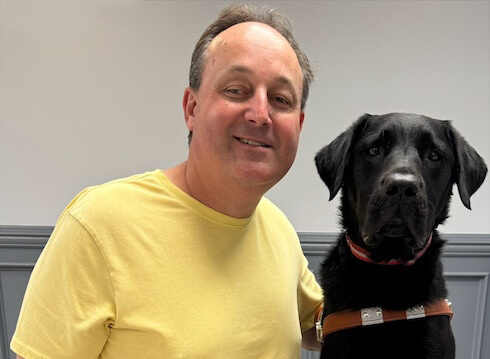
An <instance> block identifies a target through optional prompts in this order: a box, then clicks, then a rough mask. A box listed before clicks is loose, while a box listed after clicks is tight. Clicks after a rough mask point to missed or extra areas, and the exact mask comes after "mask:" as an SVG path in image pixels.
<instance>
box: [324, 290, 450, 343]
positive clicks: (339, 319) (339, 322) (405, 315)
mask: <svg viewBox="0 0 490 359" xmlns="http://www.w3.org/2000/svg"><path fill="white" fill-rule="evenodd" d="M322 312H323V311H322ZM322 312H319V313H317V316H316V318H317V321H316V332H317V340H318V341H320V342H322V343H323V339H324V338H325V337H326V336H327V335H329V334H331V333H334V332H337V331H340V330H344V329H350V328H355V327H365V326H369V325H376V324H382V323H387V322H393V321H399V320H413V319H418V318H425V317H430V316H436V315H446V316H448V317H449V319H450V320H451V318H452V317H453V311H452V308H451V303H450V302H449V301H448V300H447V299H440V300H438V301H436V302H434V303H431V304H428V305H426V306H424V305H421V306H418V307H414V308H410V309H407V310H387V309H383V308H381V307H372V308H364V309H361V310H355V311H350V310H345V311H341V312H336V313H332V314H329V315H327V316H326V317H325V319H323V322H322V320H321V318H322Z"/></svg>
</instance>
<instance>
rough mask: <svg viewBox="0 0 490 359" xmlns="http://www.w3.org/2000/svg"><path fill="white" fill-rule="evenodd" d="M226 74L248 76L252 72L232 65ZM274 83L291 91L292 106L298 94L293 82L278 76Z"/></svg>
mask: <svg viewBox="0 0 490 359" xmlns="http://www.w3.org/2000/svg"><path fill="white" fill-rule="evenodd" d="M226 73H227V74H234V73H241V74H250V73H252V70H251V69H250V68H248V67H247V66H243V65H233V66H231V67H230V68H229V69H228V70H227V71H226ZM275 82H276V83H278V84H280V85H282V86H286V87H287V88H288V89H289V91H291V94H292V96H293V99H292V100H293V102H294V104H296V103H297V102H298V93H297V91H296V88H295V86H294V84H293V82H292V81H291V80H290V79H289V78H287V77H285V76H278V77H277V78H276V79H275Z"/></svg>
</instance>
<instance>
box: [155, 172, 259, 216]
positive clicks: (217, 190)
mask: <svg viewBox="0 0 490 359" xmlns="http://www.w3.org/2000/svg"><path fill="white" fill-rule="evenodd" d="M163 172H164V173H165V175H166V176H167V178H168V179H169V180H170V181H171V182H172V183H173V184H174V185H176V186H177V187H179V188H180V189H181V190H182V191H184V192H185V193H187V194H188V195H189V196H191V197H193V198H194V199H196V200H198V201H199V202H201V203H203V204H205V205H206V206H208V207H210V208H212V209H214V210H216V211H218V212H220V213H223V214H226V215H228V216H231V217H234V218H246V217H249V216H251V215H252V214H253V212H254V211H255V208H256V207H257V205H258V203H259V201H260V199H261V198H262V195H263V194H264V192H262V191H260V190H257V189H255V188H244V186H239V185H237V184H230V183H221V182H220V181H219V180H218V179H216V178H214V176H213V174H207V175H206V176H205V178H203V177H202V176H201V175H200V173H199V172H198V171H196V170H195V169H193V168H192V166H191V165H189V163H188V162H184V163H181V164H180V165H178V166H176V167H173V168H170V169H167V170H164V171H163Z"/></svg>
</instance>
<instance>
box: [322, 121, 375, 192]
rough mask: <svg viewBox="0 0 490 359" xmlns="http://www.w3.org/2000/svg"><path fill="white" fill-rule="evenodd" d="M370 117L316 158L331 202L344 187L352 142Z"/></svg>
mask: <svg viewBox="0 0 490 359" xmlns="http://www.w3.org/2000/svg"><path fill="white" fill-rule="evenodd" d="M370 117H371V115H368V114H365V115H364V116H362V117H360V118H359V119H358V120H357V121H356V122H355V123H354V124H353V125H352V126H351V127H349V128H348V129H347V130H346V131H344V132H343V133H341V134H340V135H339V136H338V137H337V138H335V139H334V140H333V141H332V142H331V143H330V144H328V145H327V146H325V147H323V148H322V149H321V150H320V151H319V152H318V153H317V154H316V156H315V164H316V168H317V170H318V174H319V175H320V177H321V179H322V180H323V182H325V184H326V185H327V187H328V190H329V191H330V198H329V200H332V199H333V198H334V197H335V196H336V195H337V193H338V192H339V190H340V188H341V187H342V183H343V181H344V174H345V170H346V168H347V165H348V163H349V159H350V150H351V144H352V140H353V138H354V136H355V134H356V133H357V132H358V130H359V129H364V127H365V123H366V121H367V120H368V118H370Z"/></svg>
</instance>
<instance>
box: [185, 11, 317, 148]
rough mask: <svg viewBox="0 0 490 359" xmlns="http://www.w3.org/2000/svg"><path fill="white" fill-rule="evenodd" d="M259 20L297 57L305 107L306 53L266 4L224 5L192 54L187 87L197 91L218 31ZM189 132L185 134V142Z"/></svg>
mask: <svg viewBox="0 0 490 359" xmlns="http://www.w3.org/2000/svg"><path fill="white" fill-rule="evenodd" d="M249 21H253V22H260V23H263V24H266V25H269V26H270V27H272V28H273V29H275V30H277V31H278V32H279V33H280V34H281V35H282V36H284V38H285V39H286V40H287V41H288V42H289V44H290V45H291V47H292V48H293V50H294V52H295V53H296V56H297V58H298V62H299V65H300V67H301V72H302V75H303V91H302V95H301V110H304V108H305V106H306V100H307V99H308V94H309V88H310V84H311V82H312V81H313V79H314V75H313V71H312V69H311V66H310V62H309V60H308V57H307V56H306V54H305V53H304V52H303V51H302V50H301V49H300V47H299V45H298V43H297V42H296V40H295V39H294V37H293V32H292V27H291V24H290V22H289V19H288V18H287V17H286V16H284V15H282V14H280V13H279V12H277V11H276V10H275V9H273V8H271V7H268V6H261V7H258V6H253V5H249V4H231V5H228V6H226V7H225V8H224V9H223V10H222V11H221V13H220V14H219V16H218V18H217V19H216V20H215V21H214V22H213V23H212V24H211V25H209V26H208V28H207V29H206V30H205V31H204V33H203V34H202V35H201V38H200V39H199V41H198V42H197V44H196V47H195V48H194V52H193V53H192V60H191V68H190V71H189V86H190V87H191V88H192V89H194V90H196V91H197V90H199V87H200V85H201V81H202V73H203V68H204V64H205V62H206V59H207V55H208V49H209V45H210V44H211V42H212V41H213V39H214V38H215V37H216V36H217V35H218V34H220V33H221V32H222V31H224V30H226V29H228V28H229V27H231V26H233V25H236V24H239V23H242V22H249ZM191 137H192V132H191V133H189V142H190V139H191Z"/></svg>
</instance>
